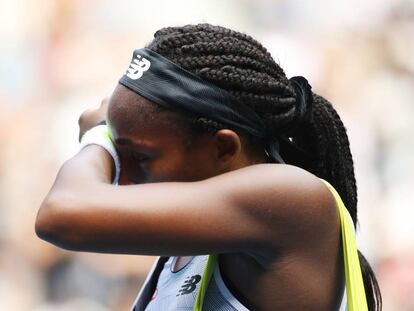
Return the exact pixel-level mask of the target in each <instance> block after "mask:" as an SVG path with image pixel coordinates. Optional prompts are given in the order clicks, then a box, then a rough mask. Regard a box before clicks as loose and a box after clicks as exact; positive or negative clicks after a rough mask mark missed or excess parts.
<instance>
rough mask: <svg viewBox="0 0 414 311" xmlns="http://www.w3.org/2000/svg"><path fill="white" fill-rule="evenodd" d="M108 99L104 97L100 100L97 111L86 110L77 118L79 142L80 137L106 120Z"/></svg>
mask: <svg viewBox="0 0 414 311" xmlns="http://www.w3.org/2000/svg"><path fill="white" fill-rule="evenodd" d="M108 103H109V98H108V97H106V98H104V99H103V100H102V102H101V106H100V107H99V108H98V109H87V110H85V111H84V112H82V114H81V115H80V117H79V120H78V124H79V141H80V140H81V138H82V135H83V134H84V133H85V132H86V131H87V130H89V129H91V128H93V127H94V126H95V125H97V124H98V123H100V122H102V121H104V120H106V115H107V112H108Z"/></svg>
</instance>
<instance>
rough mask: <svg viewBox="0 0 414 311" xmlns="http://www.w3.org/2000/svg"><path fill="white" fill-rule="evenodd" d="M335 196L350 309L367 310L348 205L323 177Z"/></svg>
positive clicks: (355, 310)
mask: <svg viewBox="0 0 414 311" xmlns="http://www.w3.org/2000/svg"><path fill="white" fill-rule="evenodd" d="M321 180H322V181H323V182H324V183H325V184H326V186H327V187H328V188H329V190H330V191H331V192H332V194H333V196H334V197H335V201H336V203H337V206H338V213H339V218H340V221H341V234H342V248H343V256H344V265H345V286H346V298H347V300H348V311H367V310H368V306H367V298H366V296H365V288H364V282H363V279H362V272H361V265H360V263H359V258H358V249H357V245H356V240H355V235H354V226H353V224H352V220H351V218H350V217H348V215H347V213H348V211H347V210H346V207H345V205H344V203H343V202H342V200H341V197H340V196H339V194H338V192H337V191H336V190H335V188H334V187H333V186H332V185H331V184H330V183H329V182H327V181H326V180H323V179H321Z"/></svg>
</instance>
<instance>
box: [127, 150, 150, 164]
mask: <svg viewBox="0 0 414 311" xmlns="http://www.w3.org/2000/svg"><path fill="white" fill-rule="evenodd" d="M131 158H132V159H134V160H135V161H139V162H143V161H147V160H149V157H148V156H147V155H145V154H142V153H138V152H131Z"/></svg>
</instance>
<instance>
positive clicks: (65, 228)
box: [35, 198, 75, 250]
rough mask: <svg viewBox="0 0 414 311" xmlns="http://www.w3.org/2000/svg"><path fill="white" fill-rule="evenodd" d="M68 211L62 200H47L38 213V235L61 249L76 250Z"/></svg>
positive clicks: (36, 223)
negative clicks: (70, 229)
mask: <svg viewBox="0 0 414 311" xmlns="http://www.w3.org/2000/svg"><path fill="white" fill-rule="evenodd" d="M66 211H67V209H66V207H65V205H64V203H63V201H62V200H50V199H48V198H46V199H45V200H44V201H43V203H42V205H41V206H40V209H39V211H38V214H37V217H36V222H35V232H36V235H37V236H38V237H39V238H40V239H42V240H45V241H47V242H49V243H51V244H54V245H56V246H58V247H60V248H64V249H68V250H74V248H75V247H74V245H73V237H71V235H70V231H69V227H70V224H69V222H68V215H67V212H66Z"/></svg>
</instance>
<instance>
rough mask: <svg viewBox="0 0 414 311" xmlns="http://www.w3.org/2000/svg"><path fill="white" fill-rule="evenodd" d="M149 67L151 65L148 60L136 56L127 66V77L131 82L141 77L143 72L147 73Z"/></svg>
mask: <svg viewBox="0 0 414 311" xmlns="http://www.w3.org/2000/svg"><path fill="white" fill-rule="evenodd" d="M150 67H151V63H150V61H149V60H148V59H146V58H144V57H142V56H141V55H137V56H136V58H134V59H133V60H132V62H131V64H130V65H129V68H128V70H127V74H126V75H127V77H128V78H131V79H132V80H137V79H139V78H141V77H142V75H143V74H144V71H147V70H148V69H149V68H150Z"/></svg>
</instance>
